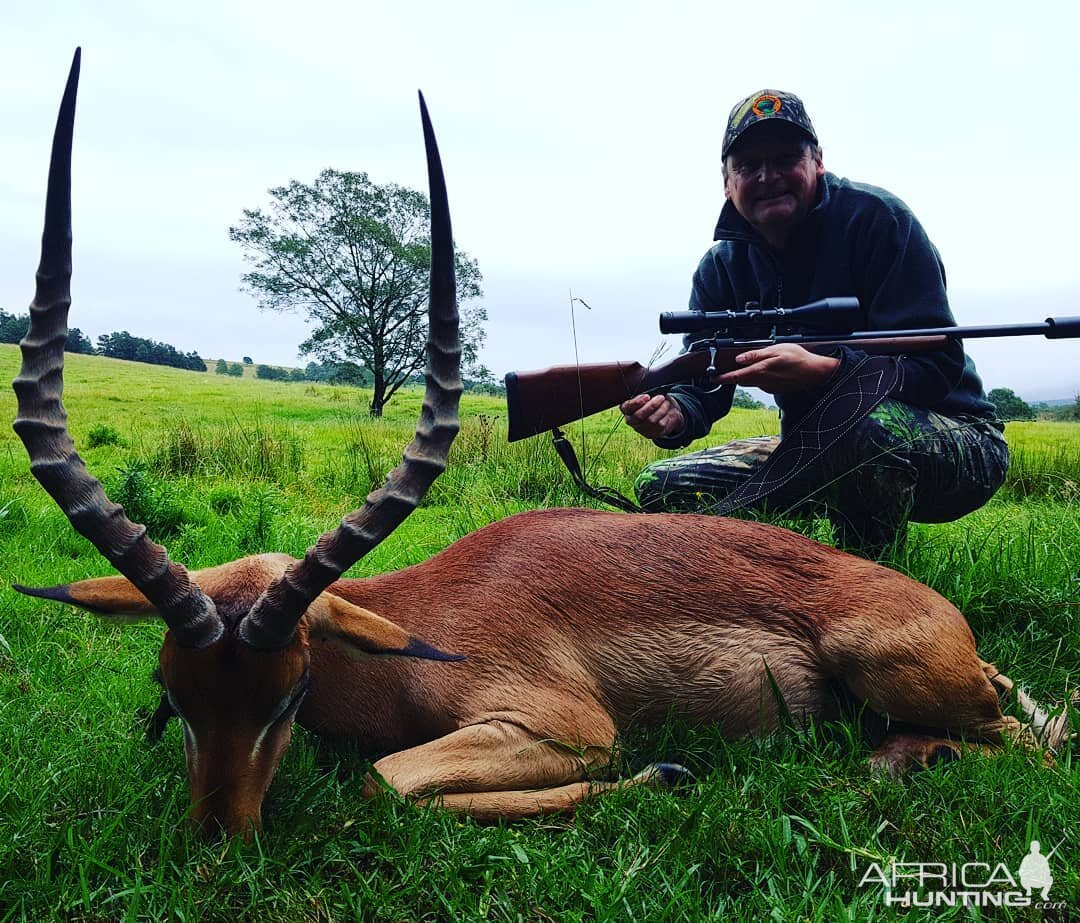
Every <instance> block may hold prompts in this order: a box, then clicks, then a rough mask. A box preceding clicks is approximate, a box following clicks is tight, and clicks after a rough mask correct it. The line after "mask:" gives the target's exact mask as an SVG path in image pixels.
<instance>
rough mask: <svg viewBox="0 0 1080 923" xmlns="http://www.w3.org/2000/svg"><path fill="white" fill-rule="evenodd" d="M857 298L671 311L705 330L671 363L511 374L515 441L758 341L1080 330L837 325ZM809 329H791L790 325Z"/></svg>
mask: <svg viewBox="0 0 1080 923" xmlns="http://www.w3.org/2000/svg"><path fill="white" fill-rule="evenodd" d="M858 311H859V300H858V299H857V298H823V299H821V300H820V301H815V302H812V303H810V304H806V305H802V306H800V307H797V308H775V309H769V310H766V309H762V308H759V307H758V306H757V305H755V304H749V305H747V306H746V307H745V308H743V309H742V310H725V311H665V312H663V313H662V314H661V315H660V332H661V333H683V334H690V335H694V334H698V333H700V334H704V336H703V337H702V338H701V339H700V340H694V341H692V342H691V343H690V345H689V346H688V347H687V349H686V352H684V353H682V354H680V355H678V356H676V357H675V358H674V359H672V360H671V361H670V362H665V363H664V364H663V365H657V366H652V367H645V366H643V365H641V364H640V363H638V362H604V363H594V364H589V365H556V366H552V367H551V368H547V369H540V370H537V371H532V372H510V373H508V374H507V376H506V379H505V381H506V404H507V411H508V417H509V426H510V430H509V435H508V437H507V438H508V440H509V441H510V442H516V441H517V440H519V439H526V438H528V437H529V436H535V435H537V434H539V433H544V432H547V431H548V430H552V429H555V428H557V427H559V426H564V425H565V424H567V423H572V422H574V421H575V420H581V419H583V418H584V417H588V416H591V415H592V414H594V413H599V412H600V411H602V410H609V409H610V408H612V407H617V406H618V405H619V404H621V403H622V402H623V401H625V400H627V399H628V398H631V397H633V396H634V395H636V394H644V393H646V392H652V391H660V390H662V389H664V388H668V387H671V386H672V385H676V384H680V383H686V382H694V381H707V380H708V379H709V378H710V377H712V376H713V375H717V374H722V373H724V372H727V371H730V370H732V369H735V368H738V365H737V364H736V362H735V357H736V356H738V355H739V354H740V353H744V352H746V351H747V350H750V349H761V348H763V347H765V346H772V345H774V344H776V343H795V344H797V345H799V346H802V347H803V348H805V349H808V350H810V351H811V352H816V353H826V352H830V351H831V350H833V349H835V348H836V347H837V346H841V345H851V346H857V347H858V348H859V349H862V350H864V351H865V352H868V353H872V354H875V355H898V354H907V353H919V352H931V351H933V350H938V349H944V348H945V346H946V345H948V342H949V340H950V338H952V337H958V338H965V337H1010V336H1033V335H1036V334H1041V335H1042V336H1045V337H1047V338H1048V339H1051V340H1056V339H1064V338H1071V337H1080V317H1048V318H1047V319H1046V320H1045V321H1043V322H1042V323H1032V324H998V325H989V326H975V327H927V328H922V329H917V330H872V331H857V332H854V333H839V334H838V333H829V332H827V331H828V330H829V328H830V327H831V328H832V329H833V330H835V329H836V328H837V327H838V326H841V324H843V323H844V322H845V321H847V322H850V321H851V319H852V318H853V317H855V316H856V315H857V314H858ZM792 327H795V328H802V330H803V332H795V333H792V332H788V331H789V329H790V328H792Z"/></svg>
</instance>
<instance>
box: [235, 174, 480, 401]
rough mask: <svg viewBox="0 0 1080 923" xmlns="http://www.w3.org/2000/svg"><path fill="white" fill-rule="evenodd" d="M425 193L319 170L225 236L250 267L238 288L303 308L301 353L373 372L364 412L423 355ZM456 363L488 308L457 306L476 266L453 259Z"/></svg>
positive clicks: (466, 359)
mask: <svg viewBox="0 0 1080 923" xmlns="http://www.w3.org/2000/svg"><path fill="white" fill-rule="evenodd" d="M428 223H429V205H428V200H427V197H426V196H424V195H423V194H422V193H420V192H417V191H415V190H413V189H406V188H404V187H402V186H397V185H394V184H387V185H379V184H377V183H374V182H372V181H371V180H370V179H369V178H368V175H367V174H366V173H345V172H339V171H337V170H324V171H323V172H322V173H320V174H319V176H318V178H317V179H316V180H315V182H314V184H313V185H310V186H308V185H305V184H303V183H299V182H297V181H295V180H293V181H292V182H290V183H289V185H288V186H280V187H278V188H275V189H271V190H270V203H269V205H268V206H267V207H266V209H265V210H263V209H255V210H245V211H244V216H243V218H242V220H241V221H240V223H239V224H237V225H236V227H233V228H230V229H229V236H230V237H231V239H232V240H234V241H236V242H237V243H238V244H240V245H241V246H242V247H243V248H244V251H245V257H246V258H247V259H248V261H249V262H250V263H252V264H253V269H252V270H251V272H248V273H245V274H244V276H243V281H244V285H245V288H246V289H247V290H248V291H249V292H251V293H252V294H253V295H255V296H256V298H257V299H258V303H259V307H261V308H264V309H269V310H275V311H286V310H291V311H299V312H302V313H305V314H306V315H307V317H308V320H309V322H310V323H311V324H312V325H313V328H314V329H313V330H312V332H311V336H310V337H308V339H307V340H305V341H304V342H303V343H302V344H300V352H301V353H302V354H304V355H312V356H314V357H316V358H318V359H320V360H322V361H323V362H329V363H346V362H353V363H357V364H359V365H361V366H363V367H364V368H365V370H366V371H367V372H368V374H369V375H370V377H371V379H372V389H373V396H372V401H371V408H370V409H371V413H372V415H373V416H380V415H381V414H382V408H383V405H384V404H385V403H386V402H387V401H388V400H390V398H391V397H393V395H394V393H395V392H396V391H397V390H398V388H400V387H401V386H402V385H403V384H404V383H405V382H407V381H408V380H409V378H410V377H411V376H412V375H414V374H415V373H416V372H417V371H418V370H420V369H422V368H423V365H424V361H425V344H426V340H427V299H428V272H429V264H430V261H431V242H430V239H429V236H428ZM456 269H457V290H458V301H459V302H460V303H461V338H462V361H463V365H464V368H465V369H467V370H468V369H471V368H472V367H473V366H474V365H475V364H476V361H477V353H478V350H479V348H480V346H481V344H482V343H483V339H484V329H483V324H484V322H485V321H486V320H487V315H486V313H485V312H484V310H483V308H482V307H479V306H476V305H474V306H467V305H465V304H464V303H465V302H467V301H469V300H470V299H473V298H477V297H479V296H480V295H481V289H480V282H481V275H480V269H479V267H478V266H477V264H476V261H475V260H472V259H470V258H469V257H468V256H467V255H465V254H463V253H458V254H457V256H456Z"/></svg>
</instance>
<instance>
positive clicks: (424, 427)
mask: <svg viewBox="0 0 1080 923" xmlns="http://www.w3.org/2000/svg"><path fill="white" fill-rule="evenodd" d="M420 118H421V120H422V121H423V124H424V147H425V149H426V151H427V167H428V185H429V191H430V197H431V284H430V291H429V295H428V341H427V371H426V374H425V381H426V386H425V390H424V404H423V408H422V410H421V411H420V420H419V422H418V423H417V426H416V435H415V436H414V437H413V440H412V442H411V443H410V444H409V446H408V448H406V449H405V455H404V458H403V459H402V461H401V464H399V465H398V466H397V467H396V468H395V469H394V470H393V471H391V472H390V474H389V475H388V476H387V479H386V483H385V484H383V486H382V487H380V488H378V489H377V490H374V491H372V492H371V493H370V494H369V495H368V497H367V499H366V500H365V502H364V505H363V506H362V507H361V508H360V509H358V510H354V511H353V512H351V513H350V514H349V515H348V516H346V517H345V518H344V519H343V520H342V521H341V525H340V526H338V528H336V529H334V530H332V531H330V532H326V533H325V534H324V535H322V537H320V538H319V540H318V541H317V542H316V543H315V545H314V546H312V547H311V548H309V549H308V551H307V554H306V555H305V556H304V559H303V560H302V561H297V562H296V563H295V564H293V565H291V566H290V567H289V569H288V570H287V571H286V572H285V574H284V575H283V576H281V577H280V578H279V579H278V580H277V581H276V582H275V583H273V584H272V585H271V586H270V587H268V588H267V590H266V592H265V593H263V594H262V596H261V597H260V598H259V599H258V600H257V601H256V602H255V605H254V606H252V608H251V611H250V612H248V614H247V615H246V616H245V617H244V619H243V621H242V622H241V623H240V627H239V629H238V631H239V636H240V638H241V639H242V640H243V641H245V642H246V643H247V644H249V645H251V646H252V647H255V648H259V649H264V650H270V649H275V648H280V647H284V646H285V645H286V644H288V643H289V642H290V640H291V639H292V637H293V634H294V633H295V631H296V625H297V623H298V622H299V621H300V617H301V616H302V615H303V614H304V612H305V611H306V610H307V607H308V606H309V605H310V604H311V602H312V600H314V599H315V597H317V596H318V595H319V594H320V593H321V592H322V591H323V590H325V589H326V588H327V587H328V586H330V584H331V583H333V582H334V581H335V580H337V579H338V577H340V576H341V575H342V574H343V573H345V571H347V570H348V569H349V568H350V567H352V565H353V564H355V563H356V562H357V561H359V560H360V559H361V558H362V557H363V556H364V555H365V554H367V553H368V552H369V551H370V550H371V549H372V548H374V547H375V546H376V545H378V544H379V542H381V541H382V540H383V539H384V538H386V537H387V536H388V535H389V534H390V533H391V532H393V531H394V529H396V528H397V527H398V525H400V524H401V522H402V521H403V520H404V519H405V518H406V517H407V516H408V515H409V514H410V513H411V512H412V511H413V510H414V509H416V506H417V504H419V503H420V500H421V499H422V498H423V496H424V494H425V493H426V492H427V490H428V488H429V487H430V486H431V484H432V482H433V481H434V480H435V478H437V477H438V476H439V475H440V474H441V473H442V472H443V470H444V469H445V468H446V459H447V455H448V454H449V451H450V443H452V442H453V441H454V436H456V435H457V431H458V402H459V400H460V399H461V391H462V386H461V376H460V366H461V343H460V340H459V335H458V312H457V285H456V280H455V277H454V241H453V236H452V233H451V230H450V207H449V205H448V204H447V199H446V183H445V181H444V178H443V170H442V163H441V161H440V160H439V149H438V146H437V145H436V143H435V133H434V131H433V130H432V128H431V120H430V119H429V118H428V111H427V106H426V105H425V103H424V95H423V94H422V93H421V94H420Z"/></svg>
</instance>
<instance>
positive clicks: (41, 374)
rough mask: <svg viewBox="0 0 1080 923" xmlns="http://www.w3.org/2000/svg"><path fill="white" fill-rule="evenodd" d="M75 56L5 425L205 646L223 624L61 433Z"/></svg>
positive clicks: (77, 519) (157, 601)
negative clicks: (12, 408) (11, 413)
mask: <svg viewBox="0 0 1080 923" xmlns="http://www.w3.org/2000/svg"><path fill="white" fill-rule="evenodd" d="M81 57H82V54H81V49H76V50H75V58H74V60H73V61H72V62H71V72H70V73H69V74H68V81H67V87H66V88H65V90H64V99H63V101H62V102H61V104H60V114H59V116H58V117H57V120H56V132H55V134H54V135H53V146H52V159H51V161H50V163H49V186H48V192H47V195H46V200H45V231H44V233H43V234H42V239H41V264H40V265H39V267H38V272H37V287H36V290H35V294H34V301H33V303H32V304H31V305H30V329H29V331H28V332H27V334H26V336H25V337H24V338H23V340H22V342H21V343H20V344H19V346H20V348H21V349H22V357H23V359H22V368H21V369H20V370H19V376H18V378H16V379H15V381H14V382H13V383H12V386H13V387H14V389H15V394H16V396H17V398H18V403H19V409H18V413H17V416H16V418H15V432H16V433H18V434H19V438H20V439H22V441H23V444H24V445H25V446H26V451H27V452H28V453H29V455H30V470H31V471H32V472H33V474H34V477H36V478H37V479H38V481H40V482H41V486H42V487H44V488H45V490H46V491H48V493H49V496H51V497H52V498H53V499H54V500H55V501H56V503H57V505H58V506H59V507H60V509H62V510H63V511H64V515H66V516H67V518H68V519H69V520H71V524H72V525H73V526H74V527H75V529H76V530H77V531H78V532H79V533H81V534H82V535H84V536H85V537H86V538H88V539H89V540H90V541H91V542H93V544H94V545H95V547H96V548H97V549H98V551H100V552H101V553H102V554H103V555H104V556H105V557H106V558H108V560H109V562H110V563H111V564H112V565H113V567H115V568H116V569H117V570H118V571H120V573H122V574H123V575H124V576H125V577H127V578H128V580H130V581H131V582H132V583H133V584H134V585H135V586H136V587H138V589H139V590H140V591H141V592H142V594H143V595H144V596H145V597H146V598H147V599H149V600H150V602H151V603H153V604H154V606H155V608H156V609H157V610H158V612H159V613H160V614H161V617H162V618H163V619H164V620H165V622H166V624H167V625H168V626H169V628H170V629H172V631H173V633H174V635H175V636H176V640H177V642H178V643H179V644H181V645H183V646H184V647H205V646H206V645H208V644H212V643H213V642H214V641H216V640H217V639H218V638H219V637H220V636H221V634H222V631H223V630H224V626H223V625H222V622H221V619H220V618H219V617H218V614H217V611H216V610H215V608H214V604H213V602H211V601H210V599H208V598H207V597H206V596H205V595H204V594H203V593H202V591H201V590H200V589H199V588H198V587H197V586H196V585H195V584H193V583H192V582H191V581H190V579H189V578H188V574H187V571H186V570H184V568H183V567H182V566H181V565H179V564H175V563H173V562H171V561H170V560H169V556H168V554H167V553H166V551H165V549H164V548H162V547H161V546H160V545H155V544H154V543H153V542H151V541H150V540H149V539H148V538H147V537H146V528H145V527H144V526H141V525H137V524H135V523H133V522H131V520H129V519H128V518H127V516H125V515H124V510H123V508H122V507H120V506H118V505H117V504H115V503H112V502H110V501H109V498H108V497H107V496H106V495H105V491H104V490H103V489H102V486H101V484H100V483H99V482H98V480H97V479H96V478H94V477H93V476H92V475H91V474H90V473H89V472H88V471H87V470H86V465H85V463H84V462H83V460H82V459H81V458H80V457H79V455H78V453H77V452H76V451H75V445H74V443H73V442H72V441H71V436H70V435H69V434H68V428H67V411H66V410H65V409H64V405H63V402H62V397H63V391H64V343H65V341H66V340H67V333H68V327H67V317H68V308H70V307H71V142H72V135H73V132H74V126H75V96H76V91H77V88H78V84H79V63H80V60H81Z"/></svg>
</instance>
